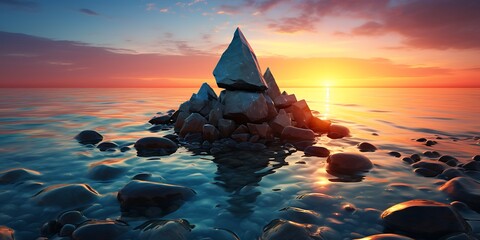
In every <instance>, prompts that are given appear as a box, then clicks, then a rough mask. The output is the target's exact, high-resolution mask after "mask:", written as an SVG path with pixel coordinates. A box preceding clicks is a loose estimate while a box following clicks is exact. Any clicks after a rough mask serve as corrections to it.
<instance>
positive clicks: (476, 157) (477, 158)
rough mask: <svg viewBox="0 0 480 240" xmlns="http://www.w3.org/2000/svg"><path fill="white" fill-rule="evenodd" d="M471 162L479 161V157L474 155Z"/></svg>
mask: <svg viewBox="0 0 480 240" xmlns="http://www.w3.org/2000/svg"><path fill="white" fill-rule="evenodd" d="M472 160H473V161H480V155H475V156H473V157H472Z"/></svg>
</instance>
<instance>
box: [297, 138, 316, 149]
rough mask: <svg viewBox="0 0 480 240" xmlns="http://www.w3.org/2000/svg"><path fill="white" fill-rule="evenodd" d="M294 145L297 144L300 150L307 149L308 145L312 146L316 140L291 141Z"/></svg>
mask: <svg viewBox="0 0 480 240" xmlns="http://www.w3.org/2000/svg"><path fill="white" fill-rule="evenodd" d="M291 143H292V144H293V146H295V149H297V150H300V151H305V149H306V148H307V147H310V146H312V145H313V144H315V141H313V140H302V141H291Z"/></svg>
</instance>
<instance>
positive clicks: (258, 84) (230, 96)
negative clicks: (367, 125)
mask: <svg viewBox="0 0 480 240" xmlns="http://www.w3.org/2000/svg"><path fill="white" fill-rule="evenodd" d="M213 75H214V76H215V79H216V82H217V85H218V87H220V88H224V89H225V90H222V91H221V93H220V95H219V96H217V95H216V93H215V91H214V90H213V89H212V88H211V87H210V86H209V85H208V84H207V83H203V85H202V86H201V88H200V90H199V91H198V92H197V93H194V94H193V95H192V97H191V98H190V100H189V101H186V102H184V103H182V104H181V105H180V107H179V109H178V110H177V111H175V112H174V113H173V114H172V113H168V114H166V115H162V116H158V117H155V118H153V119H152V120H150V123H152V124H174V130H175V132H176V133H178V135H179V137H180V140H184V141H185V142H188V143H193V142H197V143H205V141H208V143H212V142H215V141H216V140H219V139H225V138H231V139H233V140H235V141H236V142H251V143H256V142H260V143H266V142H269V141H272V140H274V139H275V138H280V139H282V140H284V141H286V142H298V141H303V142H305V141H307V142H309V143H310V145H311V144H312V143H313V141H314V140H315V136H316V134H322V133H329V135H331V136H335V138H338V137H344V136H346V135H348V129H347V131H345V129H344V128H340V129H341V130H342V131H340V132H332V131H331V129H333V130H334V129H338V128H335V127H333V128H330V125H331V124H330V122H329V121H324V120H321V119H319V118H317V117H315V116H313V114H312V112H311V111H310V108H309V107H308V104H307V102H306V101H305V100H300V101H297V98H296V97H295V95H294V94H287V93H286V92H283V93H281V92H280V89H279V87H278V85H277V83H276V81H275V78H274V77H273V75H272V72H271V71H270V69H268V68H267V70H266V72H265V73H264V74H263V75H262V74H261V70H260V67H259V64H258V62H257V58H256V56H255V53H254V52H253V50H252V48H251V47H250V45H249V43H248V42H247V40H246V39H245V36H244V35H243V33H242V32H241V31H240V29H239V28H237V30H236V31H235V34H234V37H233V40H232V42H231V43H230V45H229V46H228V48H227V50H226V51H225V52H224V53H223V55H222V56H221V58H220V61H219V62H218V64H217V66H216V67H215V69H214V71H213ZM304 145H305V144H304ZM306 145H308V144H306Z"/></svg>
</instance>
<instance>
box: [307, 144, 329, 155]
mask: <svg viewBox="0 0 480 240" xmlns="http://www.w3.org/2000/svg"><path fill="white" fill-rule="evenodd" d="M303 152H304V153H305V155H307V156H316V157H328V156H329V155H330V151H328V149H326V148H324V147H317V146H308V147H306V148H305V149H304V150H303Z"/></svg>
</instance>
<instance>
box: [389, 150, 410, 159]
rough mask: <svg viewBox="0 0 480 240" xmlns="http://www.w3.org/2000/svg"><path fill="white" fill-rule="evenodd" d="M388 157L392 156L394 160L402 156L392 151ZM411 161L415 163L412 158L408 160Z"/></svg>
mask: <svg viewBox="0 0 480 240" xmlns="http://www.w3.org/2000/svg"><path fill="white" fill-rule="evenodd" d="M388 155H390V156H392V157H396V158H399V157H401V156H402V154H400V153H399V152H395V151H392V152H389V153H388ZM410 159H412V160H413V161H415V160H414V159H413V158H410Z"/></svg>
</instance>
